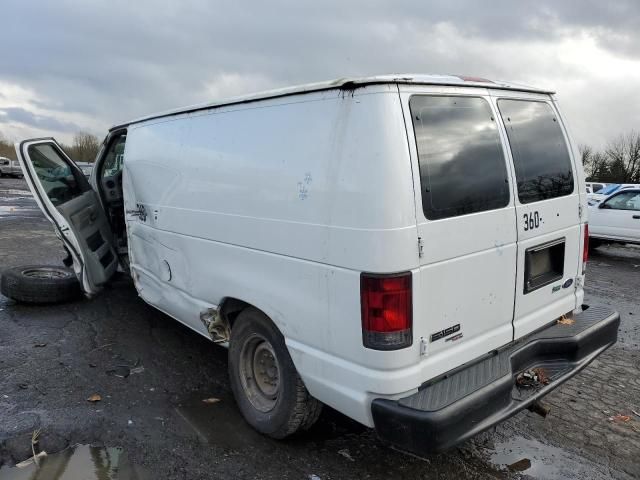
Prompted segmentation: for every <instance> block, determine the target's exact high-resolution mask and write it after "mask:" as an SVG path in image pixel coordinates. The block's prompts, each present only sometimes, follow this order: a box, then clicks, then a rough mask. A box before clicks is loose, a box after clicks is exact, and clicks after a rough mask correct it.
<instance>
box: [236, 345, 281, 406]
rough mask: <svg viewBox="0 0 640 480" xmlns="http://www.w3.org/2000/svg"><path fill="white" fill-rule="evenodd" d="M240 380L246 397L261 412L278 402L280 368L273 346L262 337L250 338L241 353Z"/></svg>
mask: <svg viewBox="0 0 640 480" xmlns="http://www.w3.org/2000/svg"><path fill="white" fill-rule="evenodd" d="M240 379H241V383H242V388H243V390H244V393H245V395H246V396H247V398H248V399H249V401H250V402H251V404H252V405H253V406H254V407H255V408H256V409H257V410H260V411H261V412H269V411H270V410H272V409H273V408H274V407H275V405H276V402H277V401H278V394H279V391H280V368H279V365H278V359H277V358H276V355H275V352H274V350H273V346H272V345H271V343H269V341H268V340H267V339H266V338H264V337H263V336H262V335H258V334H254V335H252V336H251V337H249V338H248V339H247V340H246V341H245V343H244V345H243V346H242V350H241V351H240Z"/></svg>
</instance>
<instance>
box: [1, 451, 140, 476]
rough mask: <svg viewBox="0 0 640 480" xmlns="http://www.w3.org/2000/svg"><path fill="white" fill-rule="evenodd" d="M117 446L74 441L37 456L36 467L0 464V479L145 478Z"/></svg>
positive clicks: (32, 465)
mask: <svg viewBox="0 0 640 480" xmlns="http://www.w3.org/2000/svg"><path fill="white" fill-rule="evenodd" d="M150 478H151V476H149V475H148V474H147V473H146V472H145V471H144V470H143V469H141V468H140V467H137V466H136V465H133V464H131V463H130V462H129V460H128V458H127V455H126V453H125V452H124V451H123V450H122V448H119V447H111V448H103V447H92V446H90V445H76V446H75V447H72V448H68V449H66V450H63V451H62V452H60V453H56V454H53V455H49V456H47V457H44V458H42V459H40V467H39V468H38V467H36V466H35V465H34V464H31V465H29V466H27V467H24V468H18V467H11V468H9V467H2V468H0V480H148V479H150Z"/></svg>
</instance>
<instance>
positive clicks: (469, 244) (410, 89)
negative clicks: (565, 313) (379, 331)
mask: <svg viewBox="0 0 640 480" xmlns="http://www.w3.org/2000/svg"><path fill="white" fill-rule="evenodd" d="M400 96H401V99H402V105H403V111H404V112H405V125H406V128H407V133H408V137H409V150H410V153H411V157H412V164H413V176H414V190H415V194H416V202H415V205H416V219H417V230H418V236H419V243H420V249H421V252H420V265H419V268H418V271H417V273H416V272H414V277H413V278H414V283H413V291H414V322H413V331H414V339H415V340H416V341H420V343H421V354H422V355H423V358H424V359H425V362H424V365H423V367H424V375H425V377H431V376H433V375H437V374H439V373H442V372H443V371H446V370H449V369H451V368H453V367H454V366H456V365H460V364H462V363H464V362H467V361H471V360H473V359H474V358H477V357H479V356H481V355H484V354H486V353H487V352H490V351H491V350H494V349H497V348H499V347H501V346H503V345H505V344H507V343H509V342H510V341H511V340H512V339H513V326H512V320H513V305H514V290H515V288H514V287H515V281H516V280H515V272H516V259H517V243H516V242H517V233H516V212H515V205H514V187H513V185H512V171H511V168H512V167H511V165H510V163H509V162H508V160H507V158H508V157H507V151H506V147H505V145H504V142H503V141H502V136H503V132H502V131H501V129H500V127H499V124H498V120H497V118H496V114H495V111H494V109H493V107H492V104H491V98H490V96H489V94H488V91H487V90H486V89H481V88H446V87H437V86H433V87H429V86H401V87H400Z"/></svg>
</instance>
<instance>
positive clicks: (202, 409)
mask: <svg viewBox="0 0 640 480" xmlns="http://www.w3.org/2000/svg"><path fill="white" fill-rule="evenodd" d="M203 400H208V401H203ZM175 411H176V413H177V414H178V415H179V416H180V418H181V419H182V420H183V421H184V422H185V424H186V426H187V427H188V428H189V429H190V430H191V431H192V432H194V433H195V434H196V435H197V436H198V437H199V438H200V440H201V441H202V442H205V443H210V444H213V445H218V446H221V447H223V448H227V449H230V450H234V451H246V450H248V449H251V448H256V449H258V450H260V451H262V452H270V451H274V450H278V451H281V450H283V449H291V450H292V453H293V451H295V450H298V449H300V450H302V451H304V450H306V449H308V448H309V447H312V448H319V447H321V446H325V447H326V446H328V445H331V444H333V443H334V442H336V441H338V442H339V441H341V439H342V440H343V439H345V438H354V436H359V435H361V434H363V433H366V432H368V429H367V428H366V427H364V426H362V425H360V424H359V423H357V422H355V421H354V420H351V419H349V418H347V417H345V416H344V415H342V414H340V413H338V412H336V411H335V410H333V409H331V408H329V407H325V408H324V410H323V413H322V415H321V417H320V419H319V421H318V422H316V424H315V425H314V426H313V427H311V428H310V429H309V430H308V431H306V432H300V433H299V434H297V435H296V436H295V439H292V440H291V441H276V440H273V439H271V438H269V437H266V436H264V435H262V434H260V433H258V432H257V431H255V430H254V429H253V428H251V427H250V426H249V425H248V424H247V422H245V420H244V418H243V417H242V415H241V414H240V411H239V410H238V407H237V406H236V404H235V400H234V398H233V395H232V394H231V393H230V392H218V393H215V392H207V393H200V394H196V395H193V396H190V397H189V399H188V400H186V401H184V402H182V403H181V405H179V406H178V407H176V409H175ZM0 480H1V479H0Z"/></svg>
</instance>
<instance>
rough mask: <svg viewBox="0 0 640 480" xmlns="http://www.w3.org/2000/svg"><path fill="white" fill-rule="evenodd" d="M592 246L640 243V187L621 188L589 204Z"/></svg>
mask: <svg viewBox="0 0 640 480" xmlns="http://www.w3.org/2000/svg"><path fill="white" fill-rule="evenodd" d="M589 237H590V239H591V246H592V247H593V248H595V247H597V246H598V245H600V244H601V243H635V244H640V187H635V188H621V189H619V190H618V191H617V192H615V193H614V194H612V195H610V196H609V197H607V198H606V199H605V200H603V201H602V202H600V203H599V204H596V205H590V206H589Z"/></svg>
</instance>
